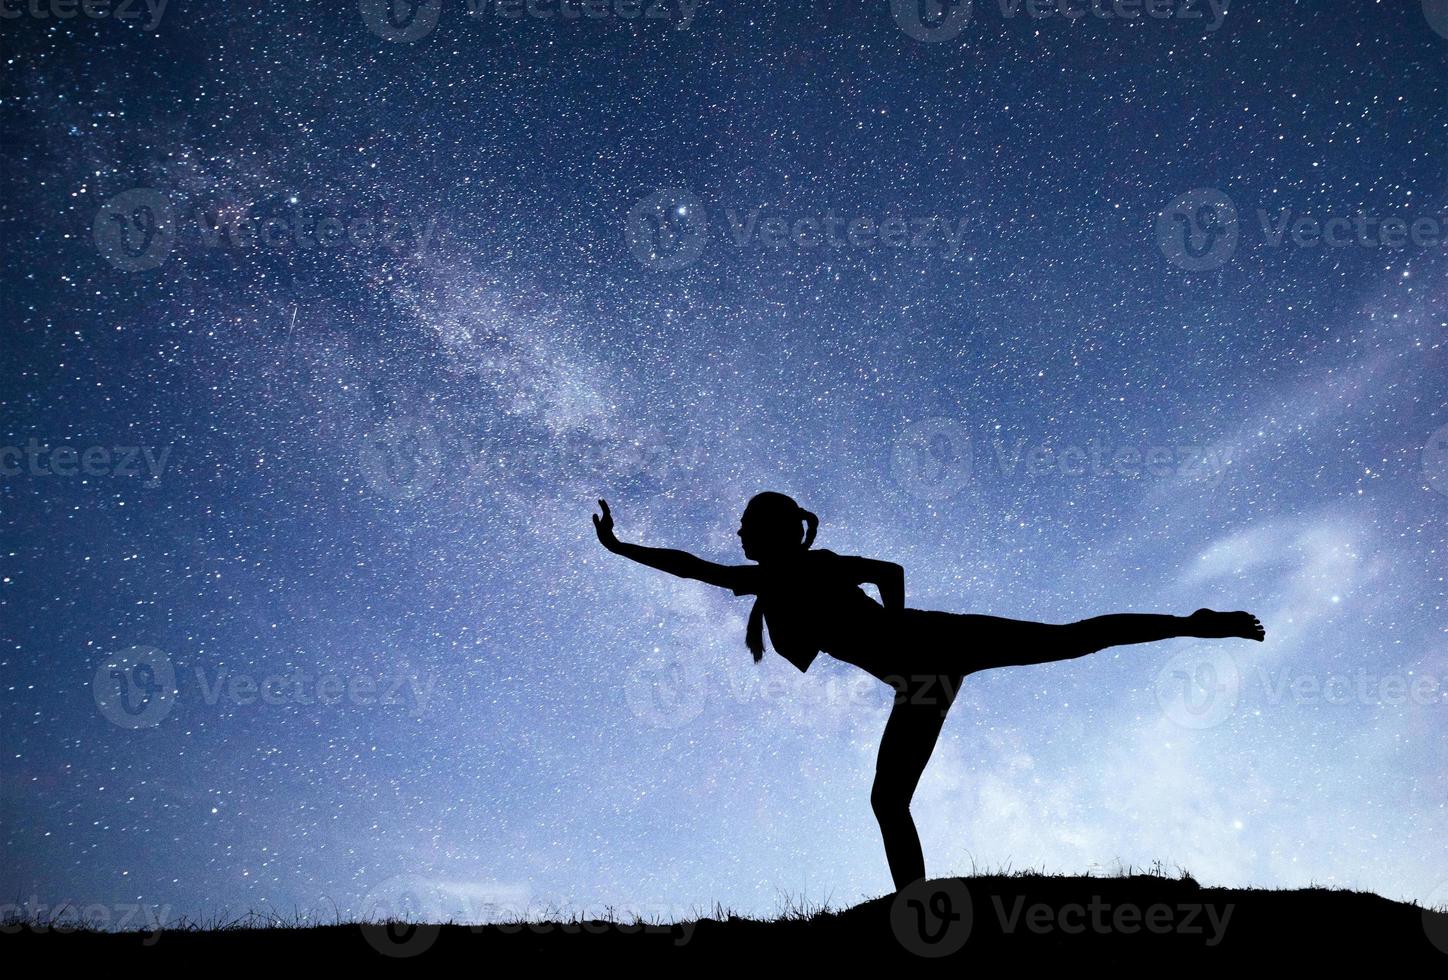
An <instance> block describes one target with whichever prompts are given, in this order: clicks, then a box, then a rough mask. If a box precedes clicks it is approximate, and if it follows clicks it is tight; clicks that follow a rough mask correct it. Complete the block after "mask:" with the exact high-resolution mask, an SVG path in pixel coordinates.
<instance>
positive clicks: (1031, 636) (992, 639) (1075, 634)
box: [959, 609, 1266, 670]
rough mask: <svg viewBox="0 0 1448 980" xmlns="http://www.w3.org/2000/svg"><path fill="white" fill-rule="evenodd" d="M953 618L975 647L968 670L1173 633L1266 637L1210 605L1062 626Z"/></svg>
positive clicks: (1068, 655)
mask: <svg viewBox="0 0 1448 980" xmlns="http://www.w3.org/2000/svg"><path fill="white" fill-rule="evenodd" d="M959 619H960V620H962V623H961V626H962V627H963V632H965V633H966V634H967V635H968V636H969V643H970V645H971V646H972V647H977V648H978V649H979V651H980V653H979V656H980V662H979V663H975V662H974V661H973V662H972V663H971V669H972V670H984V669H986V668H989V667H1009V666H1023V665H1026V664H1044V663H1051V662H1053V661H1057V660H1073V659H1075V658H1076V657H1084V656H1085V655H1086V654H1088V653H1095V652H1096V651H1097V650H1103V649H1105V648H1106V647H1114V646H1122V645H1124V644H1128V643H1151V642H1154V641H1156V640H1166V639H1170V638H1172V637H1176V636H1195V637H1201V638H1204V639H1205V638H1210V639H1218V638H1221V637H1228V636H1238V637H1242V638H1243V639H1249V640H1259V641H1260V640H1261V639H1263V637H1264V636H1265V635H1266V633H1265V631H1264V630H1263V629H1262V624H1261V623H1260V622H1258V621H1257V617H1255V616H1253V615H1252V614H1251V613H1245V612H1230V613H1222V612H1215V611H1213V610H1211V609H1198V610H1197V611H1196V612H1194V613H1192V614H1191V615H1190V616H1162V615H1156V614H1152V613H1116V614H1113V615H1109V616H1094V617H1092V618H1091V619H1083V620H1080V621H1079V622H1075V623H1065V624H1062V625H1054V624H1051V623H1032V622H1027V621H1024V620H1019V619H1002V618H1001V617H999V616H976V615H964V616H960V617H959Z"/></svg>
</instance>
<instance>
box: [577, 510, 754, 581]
mask: <svg viewBox="0 0 1448 980" xmlns="http://www.w3.org/2000/svg"><path fill="white" fill-rule="evenodd" d="M598 506H599V508H600V509H601V510H602V511H603V514H602V515H601V516H600V515H598V514H594V515H593V527H594V530H596V531H597V532H598V540H599V543H600V544H602V545H603V546H604V547H605V548H607V549H608V550H609V551H611V552H613V553H614V554H616V555H623V556H624V557H625V558H630V559H632V560H634V561H636V562H638V563H639V564H640V565H647V566H649V567H650V568H657V569H658V570H659V571H661V572H668V573H669V574H670V575H677V576H678V577H679V578H690V579H694V580H696V581H699V582H707V583H708V584H710V585H717V586H719V587H720V588H724V589H741V588H744V587H745V585H746V581H745V579H746V576H747V575H748V574H749V573H750V572H752V571H753V570H754V567H755V566H752V565H720V564H718V563H717V562H712V561H705V560H704V559H703V558H700V557H698V556H697V555H691V554H689V553H688V552H687V551H677V550H675V549H673V548H648V547H645V546H644V545H641V544H631V543H629V542H627V541H620V540H619V539H618V537H617V536H616V535H615V534H614V533H613V514H612V513H611V512H610V511H609V509H608V501H606V500H600V501H599V502H598Z"/></svg>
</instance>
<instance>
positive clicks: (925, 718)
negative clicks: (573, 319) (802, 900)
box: [593, 492, 1266, 890]
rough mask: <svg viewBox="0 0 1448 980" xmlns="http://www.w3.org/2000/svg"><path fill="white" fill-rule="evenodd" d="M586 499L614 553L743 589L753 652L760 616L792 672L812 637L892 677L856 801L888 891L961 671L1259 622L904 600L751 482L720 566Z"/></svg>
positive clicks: (872, 567) (879, 575)
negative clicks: (934, 607) (870, 781)
mask: <svg viewBox="0 0 1448 980" xmlns="http://www.w3.org/2000/svg"><path fill="white" fill-rule="evenodd" d="M598 506H599V507H600V508H601V509H602V511H603V513H602V515H598V514H595V515H594V516H593V525H594V528H595V529H596V530H597V532H598V540H599V541H600V542H601V543H602V544H603V546H604V547H605V548H607V549H608V550H609V551H612V552H613V553H614V554H617V555H623V556H624V557H625V558H631V559H633V560H634V561H636V562H639V563H641V564H644V565H648V566H649V567H650V568H657V569H659V570H661V571H665V572H668V573H669V574H671V575H677V576H679V577H680V578H688V579H696V580H698V581H701V582H707V583H709V584H710V585H717V586H719V587H720V588H725V589H729V590H731V591H732V592H733V593H734V594H735V595H740V596H743V595H752V596H755V600H754V608H753V609H752V610H751V611H750V614H749V627H748V631H747V632H746V635H745V643H746V645H747V646H748V647H749V650H750V651H751V652H752V653H753V654H754V659H755V661H756V662H757V661H759V660H761V659H762V658H763V657H764V627H765V625H768V627H769V640H770V643H771V645H772V646H773V647H774V649H775V651H776V652H778V653H779V654H780V655H782V656H783V657H784V658H785V659H786V660H788V661H789V662H790V663H792V664H794V666H795V667H797V668H799V669H800V670H801V671H803V670H807V669H808V668H809V665H810V663H811V662H813V661H814V658H815V657H816V656H817V655H818V654H819V652H820V651H822V650H823V651H824V652H826V653H828V654H830V655H831V656H832V657H834V658H835V659H837V660H843V661H845V662H846V663H849V664H854V665H855V666H857V667H859V668H861V669H863V670H865V671H867V672H869V673H870V674H872V675H874V676H875V677H877V678H879V679H880V680H882V681H884V682H885V683H886V684H889V685H890V686H891V687H892V688H894V689H895V692H896V696H895V706H894V707H893V708H892V709H891V711H890V718H889V721H888V722H886V724H885V734H884V736H883V737H882V738H881V739H880V751H879V755H878V756H877V758H876V761H875V783H874V787H873V788H872V789H871V791H870V804H871V806H872V807H873V809H874V811H875V818H876V819H877V820H878V821H879V823H880V833H881V835H882V836H883V837H884V839H885V857H886V860H888V861H889V864H890V875H891V877H892V878H893V879H894V881H895V887H896V889H897V890H898V889H903V888H904V887H905V886H907V885H909V884H911V883H912V882H914V881H918V880H919V879H921V878H924V877H925V858H924V855H923V854H922V853H921V850H920V837H919V835H918V834H917V833H916V830H915V821H914V820H913V819H911V816H910V798H911V797H912V796H914V794H915V786H916V784H917V783H919V781H920V775H921V773H922V772H924V770H925V764H926V763H927V762H929V761H930V754H931V752H933V751H934V749H935V742H936V739H937V738H939V736H940V729H941V726H942V725H943V724H944V722H945V715H946V713H947V712H948V711H949V710H950V705H951V703H952V702H953V701H954V700H955V694H956V692H957V691H958V690H959V689H960V682H961V680H962V679H963V678H965V676H966V675H968V674H973V673H975V672H976V671H979V670H987V669H989V668H992V667H1013V666H1020V665H1025V664H1044V663H1051V662H1053V661H1057V660H1072V659H1074V658H1076V657H1082V656H1085V655H1086V654H1088V653H1094V652H1095V651H1097V650H1101V649H1104V648H1105V647H1111V646H1120V645H1123V644H1127V643H1150V642H1152V641H1153V640H1163V639H1167V638H1168V637H1174V636H1195V637H1204V638H1219V637H1229V636H1235V637H1242V638H1244V639H1250V640H1259V641H1260V640H1262V639H1263V638H1264V636H1265V635H1266V634H1265V632H1264V631H1263V629H1262V624H1261V623H1260V622H1258V621H1257V619H1256V617H1254V616H1252V615H1251V614H1250V613H1245V612H1229V613H1223V612H1214V611H1212V610H1210V609H1198V610H1197V611H1196V612H1194V613H1192V614H1191V615H1190V616H1162V615H1150V614H1136V613H1120V614H1116V615H1110V616H1096V617H1094V618H1092V619H1083V620H1081V621H1080V622H1076V623H1067V624H1065V625H1060V626H1056V625H1050V624H1047V623H1032V622H1024V621H1021V620H1015V619H1001V618H1000V617H997V616H980V615H974V614H964V613H949V612H935V611H930V610H924V609H909V608H907V607H906V606H905V570H904V569H903V568H901V567H900V566H899V565H896V564H893V563H892V562H888V561H877V560H876V559H873V558H859V557H855V556H851V555H837V554H835V553H834V552H832V551H826V550H823V549H818V548H811V547H810V545H811V544H813V543H814V538H815V532H816V531H817V530H818V528H819V518H817V517H815V515H814V514H811V513H810V512H809V511H807V510H805V509H803V508H802V507H800V506H799V504H797V503H795V502H794V500H793V499H791V498H790V497H787V496H785V495H784V494H782V493H773V492H766V493H761V494H758V495H757V496H755V497H754V498H753V499H751V500H750V501H749V504H748V506H746V507H745V508H744V516H743V517H742V518H741V519H740V521H739V541H740V544H741V545H742V546H743V549H744V557H745V558H748V559H750V560H751V561H753V562H755V564H753V565H720V564H716V563H715V562H711V561H705V560H704V559H702V558H698V557H695V556H694V555H691V554H689V553H688V552H685V551H674V550H671V549H667V548H646V547H644V546H643V545H637V544H629V543H628V542H624V541H620V540H618V538H617V537H616V536H615V535H614V531H613V515H612V514H611V513H610V512H609V509H608V503H607V502H606V501H603V500H600V501H599V502H598ZM866 583H868V584H871V585H874V586H875V587H876V588H878V589H879V590H880V598H881V599H882V600H883V604H882V603H880V602H876V601H875V600H874V599H873V598H872V597H871V596H869V595H868V594H866V593H865V591H864V590H863V589H861V588H860V586H861V585H863V584H866Z"/></svg>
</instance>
